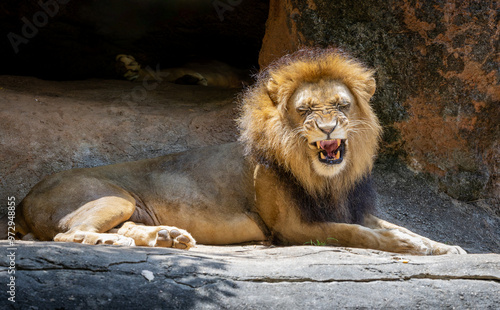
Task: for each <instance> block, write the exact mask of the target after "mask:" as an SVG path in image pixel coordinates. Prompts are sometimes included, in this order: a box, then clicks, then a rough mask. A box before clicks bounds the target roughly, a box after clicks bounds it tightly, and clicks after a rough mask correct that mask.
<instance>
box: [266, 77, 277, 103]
mask: <svg viewBox="0 0 500 310" xmlns="http://www.w3.org/2000/svg"><path fill="white" fill-rule="evenodd" d="M267 94H268V95H269V98H271V101H272V102H273V103H274V105H278V82H276V80H275V79H273V78H270V79H269V81H267Z"/></svg>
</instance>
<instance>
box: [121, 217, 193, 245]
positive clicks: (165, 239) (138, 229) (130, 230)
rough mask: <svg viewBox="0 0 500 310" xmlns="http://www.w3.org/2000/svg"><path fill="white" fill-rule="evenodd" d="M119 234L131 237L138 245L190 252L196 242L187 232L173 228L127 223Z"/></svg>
mask: <svg viewBox="0 0 500 310" xmlns="http://www.w3.org/2000/svg"><path fill="white" fill-rule="evenodd" d="M118 234H120V235H124V236H127V237H130V238H132V239H134V240H135V243H136V244H137V245H142V246H151V247H169V248H177V249H185V250H188V249H190V248H192V247H194V246H195V245H196V241H195V240H194V238H193V237H192V236H191V234H189V233H188V232H187V231H185V230H183V229H179V228H177V227H171V226H144V225H136V224H135V223H133V222H126V223H125V224H123V226H122V227H121V228H120V229H119V230H118Z"/></svg>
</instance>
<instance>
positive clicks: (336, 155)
mask: <svg viewBox="0 0 500 310" xmlns="http://www.w3.org/2000/svg"><path fill="white" fill-rule="evenodd" d="M339 158H340V151H338V152H337V153H335V159H339Z"/></svg>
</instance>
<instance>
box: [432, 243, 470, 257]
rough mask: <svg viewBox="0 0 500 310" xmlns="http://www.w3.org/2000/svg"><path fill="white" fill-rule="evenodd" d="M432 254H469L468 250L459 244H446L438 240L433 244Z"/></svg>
mask: <svg viewBox="0 0 500 310" xmlns="http://www.w3.org/2000/svg"><path fill="white" fill-rule="evenodd" d="M432 254H433V255H442V254H467V252H466V251H465V250H464V249H462V248H461V247H459V246H458V245H446V244H443V243H439V242H436V243H435V244H433V247H432Z"/></svg>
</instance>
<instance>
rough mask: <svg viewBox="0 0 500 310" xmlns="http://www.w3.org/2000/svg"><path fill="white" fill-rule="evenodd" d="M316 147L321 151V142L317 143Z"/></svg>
mask: <svg viewBox="0 0 500 310" xmlns="http://www.w3.org/2000/svg"><path fill="white" fill-rule="evenodd" d="M316 147H317V148H318V149H320V148H321V142H319V141H316Z"/></svg>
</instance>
